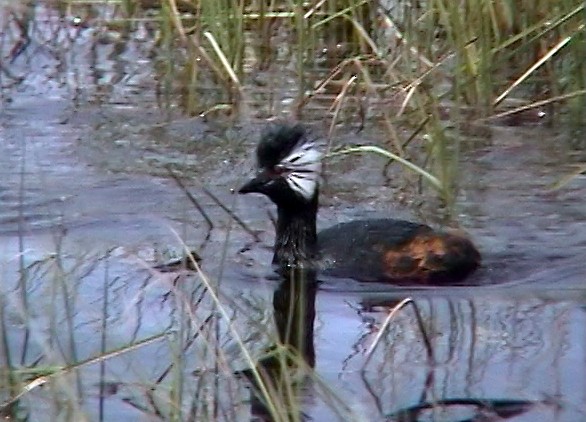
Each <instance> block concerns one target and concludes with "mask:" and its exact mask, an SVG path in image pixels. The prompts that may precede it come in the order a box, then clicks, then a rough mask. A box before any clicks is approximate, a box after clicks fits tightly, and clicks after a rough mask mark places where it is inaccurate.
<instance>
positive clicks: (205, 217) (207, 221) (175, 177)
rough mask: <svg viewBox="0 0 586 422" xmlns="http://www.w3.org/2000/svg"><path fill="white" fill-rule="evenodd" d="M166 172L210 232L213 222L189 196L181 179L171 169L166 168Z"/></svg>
mask: <svg viewBox="0 0 586 422" xmlns="http://www.w3.org/2000/svg"><path fill="white" fill-rule="evenodd" d="M167 172H168V173H169V176H171V178H172V179H173V180H174V181H175V183H177V186H179V187H180V188H181V190H182V191H183V192H185V195H186V196H187V198H189V200H190V201H191V203H192V204H193V205H194V206H195V208H197V210H198V211H199V213H200V214H201V215H202V217H203V219H204V220H205V221H206V224H207V225H208V228H209V229H210V230H212V229H213V228H214V222H213V221H212V219H211V218H210V217H209V216H208V214H207V213H206V212H205V210H204V209H203V207H202V206H201V205H200V203H199V201H198V200H197V199H195V197H194V196H193V195H192V194H191V192H189V190H188V189H187V187H186V186H185V184H184V183H183V181H182V180H181V178H179V176H177V175H176V174H175V172H174V171H173V169H172V168H171V167H167Z"/></svg>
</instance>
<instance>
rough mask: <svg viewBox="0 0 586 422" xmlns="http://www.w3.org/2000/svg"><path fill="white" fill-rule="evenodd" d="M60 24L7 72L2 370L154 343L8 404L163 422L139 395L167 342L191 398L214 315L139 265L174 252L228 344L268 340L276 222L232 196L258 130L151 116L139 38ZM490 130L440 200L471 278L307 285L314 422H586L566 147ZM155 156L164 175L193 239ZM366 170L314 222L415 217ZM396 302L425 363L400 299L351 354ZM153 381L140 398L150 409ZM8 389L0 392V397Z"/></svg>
mask: <svg viewBox="0 0 586 422" xmlns="http://www.w3.org/2000/svg"><path fill="white" fill-rule="evenodd" d="M44 13H46V15H45V16H47V17H49V18H50V19H49V21H51V19H56V18H55V17H54V15H53V14H52V13H51V12H47V11H45V12H44ZM66 28H67V26H66ZM68 30H69V31H73V32H75V31H80V32H75V33H76V34H78V35H77V36H78V37H79V38H77V39H76V41H75V42H72V46H71V48H72V50H71V51H73V53H74V54H72V55H71V56H66V57H64V58H63V60H64V63H65V67H66V69H65V70H63V69H59V66H58V65H57V62H58V60H57V58H54V57H51V56H50V55H45V54H43V53H42V52H39V50H32V49H30V50H27V51H26V52H25V53H23V55H21V56H19V57H18V58H16V59H15V60H14V62H12V63H11V65H10V69H11V71H12V72H13V73H15V74H17V75H24V77H25V78H24V81H23V82H22V83H20V84H18V85H16V86H9V85H10V84H9V82H10V81H9V80H8V79H4V81H5V85H3V86H4V90H3V104H2V109H1V111H0V169H2V178H0V236H1V239H2V242H1V243H0V268H1V277H2V278H1V279H2V283H1V285H2V288H1V289H2V301H1V302H0V305H1V306H2V313H1V318H0V321H1V322H2V326H3V333H4V336H5V338H6V344H7V346H6V347H4V346H3V347H2V352H1V354H0V356H2V357H3V359H2V360H1V361H0V364H1V365H2V366H3V367H6V366H7V363H8V362H10V363H11V364H12V365H13V366H20V365H31V366H32V365H33V364H34V363H35V362H36V361H37V360H38V359H40V364H41V365H50V364H64V363H72V362H79V361H82V360H84V359H87V358H90V357H93V356H96V355H99V354H100V353H103V352H104V351H111V350H115V349H116V348H117V347H120V346H122V345H125V344H129V343H130V342H138V341H140V340H143V339H145V338H149V336H153V335H155V336H157V335H162V334H161V333H167V334H166V336H161V337H157V338H156V339H153V341H152V343H149V344H148V345H145V346H143V347H140V348H138V349H137V350H133V351H131V352H127V353H124V354H122V355H120V356H118V357H116V358H113V359H109V360H108V361H107V364H106V367H105V368H104V367H103V366H102V367H101V366H100V363H99V362H96V363H92V364H88V365H86V366H84V367H83V369H82V370H80V371H79V372H77V373H76V374H75V375H74V374H71V375H70V378H69V381H70V383H69V384H67V383H66V385H63V384H60V385H56V386H55V385H54V386H51V387H50V388H49V387H41V388H37V389H35V390H33V391H32V392H31V393H29V394H27V395H25V396H24V398H23V400H22V402H21V403H20V405H21V406H23V407H24V408H27V409H30V411H31V412H32V413H31V415H32V419H33V420H54V418H56V417H57V416H59V417H62V418H64V419H67V411H66V410H64V409H63V408H60V407H59V405H58V404H57V403H58V402H59V400H58V399H57V398H56V397H57V396H59V397H61V399H62V398H63V397H70V398H71V397H77V398H79V399H76V400H73V402H74V403H77V405H78V406H80V408H81V410H82V411H83V412H85V413H87V414H88V415H89V418H90V419H92V420H98V419H99V418H100V415H101V417H102V419H104V420H158V419H163V418H162V417H161V416H160V415H159V416H157V415H156V414H154V413H152V412H151V413H149V412H147V411H144V409H151V408H150V407H149V406H150V405H152V403H151V402H150V401H149V400H154V401H157V400H160V401H162V402H164V401H165V400H167V399H168V396H165V394H164V393H165V392H168V389H169V388H170V387H169V385H171V384H172V383H170V382H169V381H168V379H169V378H164V377H163V378H164V382H162V383H157V382H156V380H157V379H159V377H161V376H162V374H164V373H165V371H167V370H169V368H171V367H172V365H171V364H172V362H174V360H173V357H174V356H176V355H177V354H178V353H180V352H178V350H177V345H178V344H181V342H179V341H178V340H177V338H184V339H190V338H192V339H194V341H193V343H188V342H187V343H186V344H184V346H185V350H186V351H187V353H183V355H182V356H183V363H182V365H183V366H182V367H181V368H180V370H181V371H183V373H184V376H185V379H184V383H183V385H184V387H183V388H184V390H183V395H184V397H186V398H189V397H193V396H194V395H195V394H196V392H195V391H194V390H195V389H196V386H197V382H196V379H197V378H198V377H197V375H196V374H197V373H196V372H194V371H196V370H198V369H200V370H201V369H202V368H207V367H209V366H210V365H213V359H212V356H211V355H210V354H209V353H208V352H206V347H205V344H200V343H198V341H197V339H198V338H199V337H198V336H197V333H198V332H197V330H196V327H198V326H199V325H200V324H204V325H205V324H206V323H207V322H206V319H207V318H208V317H209V315H210V313H211V307H212V305H211V304H210V302H209V297H207V296H206V300H203V301H202V302H201V306H194V304H195V303H200V302H198V298H200V297H201V295H204V293H203V287H202V283H201V282H202V279H201V276H199V275H193V274H191V275H181V276H177V275H176V274H174V273H165V274H161V273H159V272H157V271H154V270H153V269H152V267H153V265H154V264H155V263H158V262H161V261H164V260H165V259H167V258H171V257H174V256H178V255H181V251H182V250H183V248H184V242H185V244H186V245H187V247H189V248H192V249H196V250H197V251H198V253H199V254H200V255H201V258H202V265H203V270H204V273H205V274H207V275H208V276H209V278H210V280H212V281H213V283H214V285H215V283H216V281H217V280H218V279H219V278H220V276H221V285H220V291H221V299H222V303H223V304H224V306H225V307H226V312H227V315H229V316H230V318H231V319H232V321H234V323H235V326H236V327H237V329H238V330H239V332H240V333H241V334H240V335H241V336H242V337H243V341H244V342H245V344H246V345H247V347H249V348H250V349H251V350H252V352H253V353H260V352H261V351H262V350H263V349H264V348H266V347H267V345H269V344H270V343H271V342H272V341H273V340H272V337H271V336H270V334H269V333H270V332H272V331H274V329H270V330H267V327H270V326H272V324H273V323H272V310H273V303H272V300H273V292H274V290H275V288H276V286H277V283H276V282H275V281H274V280H273V279H272V277H271V269H270V266H269V265H268V263H269V262H270V258H271V251H270V248H271V242H272V238H273V229H272V222H271V220H270V218H269V215H270V212H272V211H274V210H273V209H272V205H271V204H269V203H268V202H267V201H266V200H265V199H264V198H259V197H254V196H253V197H236V196H235V195H234V194H233V193H232V190H233V189H234V188H236V187H237V186H239V184H240V183H241V182H242V181H243V180H244V178H245V177H246V176H247V175H250V173H251V172H252V171H253V168H252V160H251V152H252V148H253V146H254V143H255V142H256V139H257V136H258V133H259V131H260V129H261V128H262V126H263V124H264V122H262V121H261V120H255V119H253V118H252V117H251V118H250V119H247V118H243V119H241V121H238V122H235V123H226V122H221V121H220V122H214V121H204V120H203V119H201V118H185V117H183V116H182V115H181V114H180V112H178V111H175V110H173V108H167V109H165V110H162V109H161V107H160V104H159V103H158V102H157V99H156V98H155V96H154V95H153V91H154V90H155V84H154V82H153V80H152V76H153V75H154V70H153V69H152V67H151V66H150V65H149V62H148V61H147V59H146V57H145V55H146V53H145V52H146V51H147V50H148V49H147V45H148V43H149V42H148V41H141V40H140V39H138V38H139V36H138V35H137V36H136V39H134V38H133V39H131V40H130V41H129V42H128V44H127V45H126V49H125V50H124V52H123V53H121V54H116V53H115V51H116V50H115V48H114V45H113V44H108V43H102V44H92V42H93V41H92V40H95V38H92V31H93V30H92V29H91V28H90V29H87V30H85V31H84V30H80V29H78V28H75V27H71V28H69V29H68ZM90 45H94V47H95V49H89V50H88V46H90ZM34 51H36V52H34ZM93 54H96V55H97V56H96V57H99V60H98V61H97V62H94V60H95V58H96V57H94V56H93ZM281 95H282V96H283V97H287V95H288V93H287V92H284V93H281ZM286 104H287V101H284V102H283V109H285V110H286ZM249 108H250V109H251V111H250V113H251V116H252V115H255V113H257V114H258V115H262V114H263V111H262V108H263V104H256V103H254V102H251V104H250V105H249ZM316 113H317V111H316ZM312 125H313V126H314V127H316V128H317V130H318V131H319V130H320V129H321V130H322V131H325V129H326V128H323V127H320V126H319V125H317V124H315V122H312ZM490 130H491V133H492V136H491V138H490V141H485V142H478V143H476V144H472V145H471V146H470V147H469V148H468V149H467V152H466V153H464V154H463V156H462V160H461V161H462V162H461V170H460V172H461V173H460V175H461V195H460V197H459V200H458V203H457V220H458V221H459V222H460V225H461V226H462V228H464V229H465V230H466V231H468V233H469V234H470V236H471V237H472V238H473V239H474V241H475V243H476V244H477V245H478V246H479V248H480V249H481V251H482V253H483V255H484V257H485V259H484V267H483V268H482V269H481V270H480V271H479V272H478V273H477V274H475V275H474V276H473V278H472V279H471V280H470V281H471V283H472V284H475V285H477V286H476V287H464V286H463V287H450V288H440V289H407V288H396V287H392V286H383V285H361V284H358V283H355V282H352V281H344V280H322V283H321V284H320V288H319V290H318V292H317V295H316V299H315V311H316V318H315V323H314V327H315V328H314V344H315V356H316V362H315V374H316V375H317V376H318V377H319V379H321V380H322V381H323V383H324V384H325V387H324V386H322V385H321V384H320V383H319V382H317V381H315V382H313V383H310V384H309V385H308V386H307V387H306V392H305V393H306V394H305V395H304V396H303V398H302V409H303V411H304V412H305V413H306V414H307V415H309V416H310V417H311V418H313V420H333V419H336V418H340V419H348V420H385V418H387V417H388V416H389V415H392V414H395V413H396V412H398V411H400V410H402V409H403V410H404V409H408V408H410V407H413V406H416V405H417V404H418V403H421V402H426V403H427V402H430V403H433V402H436V403H439V402H440V401H442V400H448V399H467V398H468V399H469V398H474V399H481V400H505V399H506V400H519V401H523V402H524V403H530V404H531V405H528V407H527V408H523V411H521V412H519V414H515V415H513V416H511V418H510V420H515V421H535V420H540V421H541V420H543V421H550V420H551V421H553V420H556V421H557V420H559V421H577V420H584V419H586V414H585V413H586V385H585V381H584V376H583V375H584V373H585V370H586V336H585V330H584V326H585V323H586V321H585V320H586V290H585V289H584V282H585V281H586V280H585V276H586V264H585V263H584V256H585V255H584V251H585V250H586V223H585V221H586V207H585V206H584V198H585V197H586V178H585V177H584V176H579V177H576V178H575V179H574V180H573V181H572V182H570V183H569V184H567V185H565V186H564V187H563V188H561V189H558V190H552V189H551V187H552V186H553V185H554V184H555V183H556V181H558V180H560V179H561V178H563V177H564V176H565V175H566V174H569V173H571V172H572V171H573V169H574V163H578V162H581V161H583V159H584V155H583V154H582V155H580V152H576V151H573V150H572V148H571V147H570V145H568V144H566V143H565V141H564V139H565V138H564V137H563V136H562V135H561V134H560V133H559V132H558V131H556V130H555V129H546V128H544V127H520V128H510V127H508V128H503V127H493V128H490ZM340 132H342V131H340ZM379 137H380V134H379V133H378V132H377V130H376V128H375V125H374V124H373V125H372V127H370V128H367V130H366V131H365V132H364V133H362V134H360V137H358V135H355V134H354V133H353V132H351V131H347V133H345V134H342V133H340V134H339V135H338V141H339V142H357V141H360V142H364V143H368V142H376V140H377V139H378V138H379ZM166 165H174V166H175V167H176V168H177V169H178V171H179V174H180V175H181V177H182V178H184V180H185V183H186V184H187V186H188V187H189V189H190V191H191V192H192V193H193V195H194V196H195V197H196V198H197V199H198V201H199V202H200V205H201V206H202V208H203V209H204V210H205V212H206V213H207V214H208V215H209V218H210V219H211V221H212V222H213V227H212V228H211V229H210V228H209V227H208V226H207V225H206V223H205V219H204V217H203V216H202V215H201V213H199V212H198V211H197V210H196V209H195V208H194V206H193V204H192V203H191V201H190V200H189V199H188V198H187V196H186V195H185V193H184V192H183V191H182V189H181V188H180V187H179V186H178V185H177V184H176V183H175V182H174V181H173V180H172V179H171V178H170V177H169V176H168V173H167V170H166V167H165V166H166ZM383 166H384V162H383V161H381V160H380V159H378V158H376V157H371V156H370V157H362V158H351V159H348V160H344V161H340V162H337V163H334V164H333V165H331V166H330V167H328V179H327V185H326V187H325V189H324V192H323V198H322V210H321V213H320V222H319V224H320V225H321V226H322V227H327V226H328V225H331V224H334V223H336V222H338V221H343V220H348V219H351V218H357V217H365V216H390V215H392V216H400V217H405V218H411V219H416V218H418V217H417V216H415V215H414V213H412V212H411V211H410V208H409V207H407V206H402V205H400V204H398V203H397V201H396V199H397V196H398V195H397V190H398V189H399V185H400V182H398V181H397V180H395V179H392V180H387V179H386V178H385V177H383V175H382V168H383ZM397 171H399V170H395V173H396V172H397ZM395 173H393V174H395ZM204 188H205V189H207V190H209V191H210V192H211V193H212V194H213V195H214V196H215V197H217V199H218V200H219V201H220V202H221V203H222V204H224V205H225V206H226V207H228V208H229V209H231V210H232V211H233V212H234V213H235V214H236V215H237V216H239V217H240V218H241V219H242V220H243V221H244V222H245V223H246V224H247V225H248V226H249V227H250V228H252V229H254V230H257V231H258V232H259V239H255V238H254V236H252V235H251V234H250V233H248V232H247V231H246V230H244V229H243V228H242V227H241V226H240V225H239V224H238V223H236V222H234V220H233V219H232V218H231V217H230V216H229V215H228V213H226V212H225V211H224V210H222V209H221V208H220V207H219V206H218V205H217V203H216V202H215V201H214V199H213V198H212V197H211V196H209V195H208V194H206V193H205V192H204ZM429 201H430V203H433V198H429ZM431 208H433V207H427V208H426V207H423V209H424V211H423V215H422V217H424V218H426V219H429V220H431V221H433V220H434V215H433V209H431ZM23 292H24V293H23ZM406 297H411V298H413V299H414V300H415V303H416V304H417V308H418V309H419V311H420V313H421V316H422V319H423V324H424V330H425V335H426V336H427V337H428V338H429V341H430V343H431V352H430V350H429V349H428V347H427V346H426V344H425V341H424V335H423V333H422V332H421V329H420V328H419V326H418V322H417V318H416V316H415V313H414V311H413V308H411V307H406V308H405V309H403V310H401V311H400V312H398V314H397V315H396V316H395V319H394V320H393V322H392V323H391V324H390V326H389V328H388V329H387V330H386V331H385V333H384V335H383V336H382V338H381V339H380V343H379V344H378V347H377V348H376V350H375V351H374V353H373V355H372V357H371V358H370V361H368V362H367V359H366V356H367V355H366V351H367V350H368V348H369V347H370V346H371V344H372V343H373V341H374V339H375V337H376V335H377V334H378V332H379V330H380V328H381V325H382V323H383V322H384V320H385V318H386V317H387V315H388V312H389V310H390V309H391V308H392V307H393V306H395V305H396V303H398V302H399V301H400V300H402V299H404V298H406ZM185 315H188V316H189V317H188V318H184V316H185ZM186 321H189V323H187V322H186ZM27 328H28V330H27ZM103 333H106V335H105V336H104V335H103ZM218 336H219V343H220V344H221V345H222V349H223V350H225V353H226V356H228V358H227V359H228V360H229V361H231V363H232V366H233V368H234V369H238V368H240V369H241V368H245V367H246V366H247V363H246V362H245V361H244V360H243V359H242V356H241V354H240V353H239V349H238V347H237V344H236V341H235V336H234V334H233V333H232V332H230V330H228V328H227V327H226V324H225V322H221V323H220V329H219V334H218ZM182 341H186V340H182ZM202 343H205V342H202ZM173 368H174V369H173V370H175V369H176V367H173ZM219 383H220V384H221V388H222V389H223V390H222V391H230V392H231V394H232V396H230V397H233V395H236V396H238V397H240V396H245V397H246V396H247V394H248V393H247V391H248V390H246V388H244V387H242V384H244V383H239V382H237V381H236V380H233V379H221V380H219ZM100 384H101V385H102V387H100ZM104 385H106V386H108V389H107V390H104ZM150 387H153V391H155V393H154V396H155V398H154V399H152V398H151V399H148V398H149V397H150V396H149V395H148V394H147V391H150V390H149V388H150ZM100 388H101V389H100ZM324 390H331V391H332V392H334V393H335V395H337V396H338V397H339V398H340V399H341V401H342V403H343V404H344V405H345V407H347V409H346V411H347V415H346V416H344V417H342V416H336V415H335V414H334V413H333V411H332V410H331V408H332V407H331V406H329V405H327V404H326V403H327V402H326V401H325V400H324V399H323V397H325V393H324ZM55 391H59V392H60V394H56V393H55ZM235 391H236V393H235ZM316 391H317V392H319V394H317V393H315V392H316ZM13 395H14V392H9V391H4V390H3V389H2V387H0V400H1V401H4V400H6V399H7V398H8V397H11V396H13ZM100 396H103V397H104V399H103V400H100ZM186 403H189V400H188V399H186ZM234 403H235V404H234V408H235V409H236V410H235V412H236V413H235V414H234V415H233V417H232V419H238V420H240V419H246V418H249V413H250V409H249V407H248V405H247V402H246V401H243V400H242V399H238V400H234ZM100 404H101V405H102V410H101V412H100ZM160 406H161V407H163V408H165V405H164V404H162V403H161V404H160ZM339 407H340V406H339ZM448 408H449V410H446V409H448ZM141 409H142V410H141ZM442 409H443V410H442ZM73 410H75V409H73ZM467 412H469V409H463V406H451V407H450V406H445V407H442V406H440V407H439V408H437V407H436V408H435V409H434V410H433V411H429V412H427V414H425V415H423V416H421V418H420V419H418V420H445V421H454V420H469V418H470V416H469V415H468V413H467ZM348 415H350V416H348ZM491 418H492V419H491ZM226 419H230V417H228V416H226ZM486 420H499V419H498V418H497V417H496V416H495V415H494V414H492V416H488V419H486Z"/></svg>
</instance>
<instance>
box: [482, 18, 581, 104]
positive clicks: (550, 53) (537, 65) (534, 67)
mask: <svg viewBox="0 0 586 422" xmlns="http://www.w3.org/2000/svg"><path fill="white" fill-rule="evenodd" d="M584 27H585V25H584V24H582V25H580V27H579V28H578V31H577V32H579V31H581V30H583V29H584ZM572 38H573V36H571V35H570V36H567V37H565V38H564V39H563V40H561V41H560V42H559V43H557V44H556V45H555V46H553V48H551V49H550V50H549V51H548V52H547V54H545V55H544V56H543V57H542V58H541V59H539V60H538V61H537V62H535V63H534V64H533V65H532V66H531V67H530V68H529V69H527V71H525V72H524V73H523V74H522V75H521V76H520V77H519V78H517V80H515V81H514V82H513V83H512V84H511V85H510V86H509V87H508V88H507V89H505V90H504V92H503V93H502V94H501V95H499V96H498V97H497V98H496V99H495V100H494V101H493V103H492V105H493V106H497V105H498V104H500V103H501V102H502V101H503V100H504V99H505V98H507V96H508V95H509V94H510V93H511V91H512V90H514V89H515V88H516V87H518V86H519V85H521V84H522V83H523V81H525V80H526V79H527V78H528V77H529V76H531V75H532V74H533V72H535V71H536V70H537V69H539V68H540V67H541V66H542V65H543V64H545V63H546V62H547V61H548V60H549V59H551V58H552V57H553V56H554V55H555V54H556V53H557V52H558V51H560V50H561V49H562V48H564V47H565V46H566V45H567V44H568V43H569V42H570V41H571V40H572Z"/></svg>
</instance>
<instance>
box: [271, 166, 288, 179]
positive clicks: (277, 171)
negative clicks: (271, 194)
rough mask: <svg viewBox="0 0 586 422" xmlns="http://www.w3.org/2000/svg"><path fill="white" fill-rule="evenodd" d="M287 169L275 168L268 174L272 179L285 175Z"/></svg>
mask: <svg viewBox="0 0 586 422" xmlns="http://www.w3.org/2000/svg"><path fill="white" fill-rule="evenodd" d="M286 172H287V169H286V168H285V167H283V166H275V167H273V168H272V169H271V171H270V174H271V176H273V177H277V176H281V175H283V173H286Z"/></svg>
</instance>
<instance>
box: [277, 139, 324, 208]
mask: <svg viewBox="0 0 586 422" xmlns="http://www.w3.org/2000/svg"><path fill="white" fill-rule="evenodd" d="M321 159H322V154H321V152H320V151H319V150H318V149H317V148H316V146H315V144H314V143H313V142H305V143H303V144H300V145H299V146H297V147H295V148H294V149H293V151H291V154H289V155H288V156H287V157H285V158H284V159H283V160H282V161H281V163H280V164H279V167H280V168H281V169H282V170H284V172H285V173H286V174H285V175H284V177H285V179H286V180H287V183H288V184H289V187H290V188H291V189H293V190H294V191H295V192H297V193H299V194H300V195H301V196H303V197H304V198H305V199H307V200H309V199H311V197H312V196H313V195H314V194H315V191H316V189H317V184H318V180H319V176H320V172H321Z"/></svg>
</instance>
